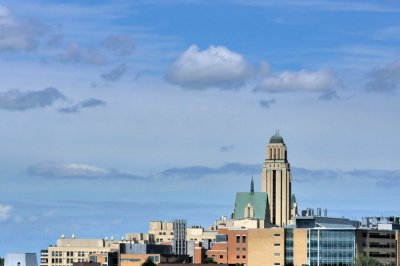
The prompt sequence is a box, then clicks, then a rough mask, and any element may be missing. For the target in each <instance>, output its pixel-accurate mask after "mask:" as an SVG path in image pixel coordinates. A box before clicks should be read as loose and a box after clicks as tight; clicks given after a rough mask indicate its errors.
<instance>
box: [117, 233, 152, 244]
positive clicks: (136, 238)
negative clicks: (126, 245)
mask: <svg viewBox="0 0 400 266" xmlns="http://www.w3.org/2000/svg"><path fill="white" fill-rule="evenodd" d="M124 240H127V241H132V242H133V243H135V244H155V243H156V241H155V239H154V235H153V234H144V233H128V234H126V235H125V238H124Z"/></svg>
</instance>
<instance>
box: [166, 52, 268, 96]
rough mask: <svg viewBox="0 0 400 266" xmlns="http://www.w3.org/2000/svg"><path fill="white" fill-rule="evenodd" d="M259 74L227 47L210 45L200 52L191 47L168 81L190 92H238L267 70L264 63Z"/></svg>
mask: <svg viewBox="0 0 400 266" xmlns="http://www.w3.org/2000/svg"><path fill="white" fill-rule="evenodd" d="M260 68H261V69H260V70H259V71H258V70H256V69H255V68H254V67H252V66H251V65H250V64H249V63H248V62H247V61H246V59H245V58H244V57H243V56H242V55H241V54H239V53H236V52H233V51H231V50H229V49H228V48H226V47H224V46H210V47H209V48H208V49H206V50H203V51H200V49H199V47H197V46H196V45H192V46H190V47H189V49H187V50H186V51H185V52H184V53H183V54H182V55H181V56H180V57H179V58H178V60H176V61H175V62H174V63H173V64H172V66H171V67H170V68H169V70H168V72H167V75H166V79H167V81H169V82H170V83H172V84H175V85H179V86H181V87H184V88H190V89H199V90H202V89H207V88H220V89H235V88H239V87H241V86H243V85H244V84H245V83H246V81H247V80H248V79H249V78H251V77H253V76H255V75H256V74H258V72H265V71H266V70H268V64H266V63H265V62H264V63H263V64H262V66H261V67H260Z"/></svg>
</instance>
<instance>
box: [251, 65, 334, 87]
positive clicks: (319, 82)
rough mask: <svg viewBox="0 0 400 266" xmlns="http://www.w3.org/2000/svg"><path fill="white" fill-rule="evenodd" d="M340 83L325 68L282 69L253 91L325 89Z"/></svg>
mask: <svg viewBox="0 0 400 266" xmlns="http://www.w3.org/2000/svg"><path fill="white" fill-rule="evenodd" d="M340 84H341V82H340V80H339V79H338V78H337V77H336V75H335V74H334V73H333V72H332V71H330V70H326V69H322V70H318V71H307V70H300V71H297V72H292V71H284V72H282V73H280V74H278V75H275V76H270V77H267V78H265V79H264V80H262V81H261V82H260V84H258V85H257V86H256V88H255V91H270V92H285V91H326V90H331V89H333V88H335V87H337V86H340Z"/></svg>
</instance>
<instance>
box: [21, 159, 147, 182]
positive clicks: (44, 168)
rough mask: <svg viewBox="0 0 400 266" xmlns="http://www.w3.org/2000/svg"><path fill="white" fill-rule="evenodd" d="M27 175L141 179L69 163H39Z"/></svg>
mask: <svg viewBox="0 0 400 266" xmlns="http://www.w3.org/2000/svg"><path fill="white" fill-rule="evenodd" d="M27 172H28V174H30V175H33V176H41V177H47V178H78V179H93V178H94V179H96V178H106V179H107V178H130V179H142V177H140V176H135V175H129V174H124V173H121V172H119V171H117V170H114V169H104V168H101V167H98V166H94V165H89V164H81V163H69V164H60V163H54V162H45V163H39V164H36V165H34V166H31V167H29V168H28V169H27Z"/></svg>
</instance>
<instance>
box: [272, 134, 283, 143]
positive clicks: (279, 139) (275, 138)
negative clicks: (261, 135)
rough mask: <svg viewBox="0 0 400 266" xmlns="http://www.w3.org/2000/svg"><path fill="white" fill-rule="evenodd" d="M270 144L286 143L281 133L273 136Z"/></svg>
mask: <svg viewBox="0 0 400 266" xmlns="http://www.w3.org/2000/svg"><path fill="white" fill-rule="evenodd" d="M269 143H283V144H284V143H285V142H283V138H282V136H281V135H279V133H276V134H275V135H273V136H272V137H271V138H270V140H269Z"/></svg>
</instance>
